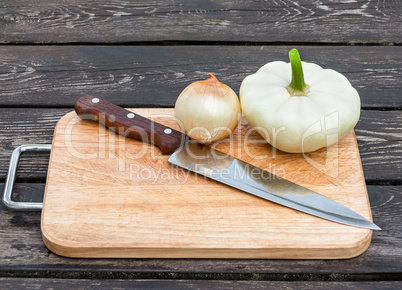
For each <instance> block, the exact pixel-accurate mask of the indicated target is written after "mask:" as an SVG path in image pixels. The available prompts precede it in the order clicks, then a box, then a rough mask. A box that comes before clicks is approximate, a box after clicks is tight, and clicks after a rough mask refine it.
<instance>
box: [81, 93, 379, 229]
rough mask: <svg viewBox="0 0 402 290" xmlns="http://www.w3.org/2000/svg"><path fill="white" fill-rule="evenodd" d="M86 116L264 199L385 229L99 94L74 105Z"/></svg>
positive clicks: (181, 163) (180, 163) (173, 160)
mask: <svg viewBox="0 0 402 290" xmlns="http://www.w3.org/2000/svg"><path fill="white" fill-rule="evenodd" d="M75 111H76V113H77V115H78V116H79V117H80V118H81V119H83V120H92V121H96V122H98V123H100V124H102V125H103V126H105V127H107V128H109V129H110V130H112V131H114V132H115V133H117V134H120V135H123V136H125V137H128V138H133V139H136V140H139V141H142V142H147V143H151V144H154V145H155V146H157V147H158V148H159V149H160V150H161V152H162V154H172V155H171V156H170V158H169V160H168V161H169V162H170V163H171V164H174V165H176V166H179V167H182V168H185V169H187V170H190V171H192V172H195V173H197V174H200V175H203V176H206V177H208V178H211V179H213V180H216V181H218V182H221V183H223V184H225V185H228V186H231V187H234V188H236V189H239V190H241V191H244V192H247V193H250V194H252V195H254V196H257V197H260V198H262V199H265V200H268V201H271V202H274V203H277V204H280V205H283V206H286V207H289V208H292V209H295V210H298V211H301V212H304V213H307V214H310V215H313V216H316V217H319V218H323V219H326V220H329V221H333V222H337V223H341V224H345V225H349V226H354V227H360V228H366V229H371V230H381V229H380V228H379V227H378V226H377V225H375V224H374V223H372V222H371V221H369V220H368V219H366V218H365V217H363V216H361V215H360V214H358V213H356V212H355V211H353V210H351V209H349V208H348V207H346V206H344V205H342V204H340V203H338V202H336V201H334V200H332V199H330V198H328V197H325V196H324V195H321V194H319V193H317V192H315V191H312V190H309V189H307V188H305V187H302V186H300V185H298V184H295V183H293V182H291V181H289V180H286V179H284V178H281V177H279V176H277V175H274V174H272V173H270V172H267V171H265V170H262V169H260V168H258V167H256V166H253V165H252V164H249V163H246V162H244V161H242V160H239V159H237V158H235V157H233V156H230V155H227V154H225V153H222V152H220V151H217V150H215V149H213V148H210V147H208V146H206V145H202V144H199V143H198V142H196V141H195V140H190V139H189V137H188V136H187V135H185V134H183V133H181V132H179V131H177V130H174V129H172V128H169V127H167V126H164V125H162V124H159V123H157V122H154V121H152V120H150V119H147V118H144V117H142V116H140V115H138V114H134V113H132V112H130V111H128V110H126V109H124V108H122V107H119V106H117V105H115V104H112V103H110V102H108V101H106V100H102V99H100V98H98V97H95V96H91V95H86V96H83V97H81V98H79V99H78V100H77V102H76V104H75Z"/></svg>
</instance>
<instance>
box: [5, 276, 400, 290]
mask: <svg viewBox="0 0 402 290" xmlns="http://www.w3.org/2000/svg"><path fill="white" fill-rule="evenodd" d="M0 284H1V285H2V289H3V290H8V289H20V288H24V289H27V288H28V289H38V290H40V289H58V290H70V289H85V290H89V289H96V290H98V289H99V290H102V289H105V290H106V289H116V288H118V289H155V290H160V289H167V290H168V289H249V290H253V289H255V290H256V289H289V290H291V289H301V290H302V289H308V290H310V289H328V290H331V289H366V290H370V289H400V288H401V287H402V282H400V281H381V282H367V281H364V282H363V281H360V282H322V281H293V282H288V281H217V280H110V279H106V280H89V279H51V278H48V279H43V278H39V279H38V278H0ZM398 285H399V286H398Z"/></svg>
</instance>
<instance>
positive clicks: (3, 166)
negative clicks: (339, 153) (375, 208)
mask: <svg viewBox="0 0 402 290" xmlns="http://www.w3.org/2000/svg"><path fill="white" fill-rule="evenodd" d="M72 110H73V109H43V108H39V109H36V108H30V109H25V108H2V109H1V108H0V116H1V118H0V132H1V134H0V181H1V180H3V181H4V179H5V177H6V174H7V170H8V163H9V159H10V156H11V153H12V151H13V150H14V149H15V148H16V147H18V146H19V145H23V144H34V143H37V144H49V143H51V142H52V138H53V131H54V128H55V126H56V123H57V122H58V120H59V119H60V118H61V117H62V116H63V115H64V114H66V113H67V112H70V111H72ZM356 134H357V140H358V145H359V150H360V157H361V160H362V164H363V170H364V174H365V178H366V181H367V182H368V183H369V184H400V182H401V180H402V154H401V152H402V114H401V111H385V112H384V111H372V110H369V111H365V110H363V111H362V113H361V118H360V121H359V123H358V124H357V126H356ZM48 159H49V158H48V156H46V155H36V156H35V155H32V154H27V155H25V156H24V155H22V159H21V163H20V167H19V170H18V175H17V177H18V179H17V180H19V181H42V182H43V181H44V180H45V177H46V173H47V166H48Z"/></svg>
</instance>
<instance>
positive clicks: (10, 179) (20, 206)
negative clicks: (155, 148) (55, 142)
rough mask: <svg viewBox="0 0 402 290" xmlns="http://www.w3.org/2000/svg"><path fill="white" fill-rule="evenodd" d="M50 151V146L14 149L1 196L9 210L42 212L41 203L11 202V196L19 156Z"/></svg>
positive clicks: (34, 145) (42, 145) (33, 145)
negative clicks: (26, 153)
mask: <svg viewBox="0 0 402 290" xmlns="http://www.w3.org/2000/svg"><path fill="white" fill-rule="evenodd" d="M51 149H52V145H51V144H29V145H21V146H19V147H18V148H16V149H15V150H14V151H13V153H12V155H11V159H10V166H9V167H8V173H7V178H6V183H5V186H4V195H3V203H4V205H5V206H6V207H7V208H8V209H11V210H18V211H40V210H42V205H43V203H42V202H17V201H13V200H11V194H12V192H13V187H14V182H15V176H16V173H17V167H18V162H19V160H20V156H21V154H22V153H24V152H28V151H34V152H50V150H51Z"/></svg>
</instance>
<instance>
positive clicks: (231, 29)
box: [0, 0, 402, 43]
mask: <svg viewBox="0 0 402 290" xmlns="http://www.w3.org/2000/svg"><path fill="white" fill-rule="evenodd" d="M401 15H402V6H401V3H400V2H399V1H384V0H381V1H330V0H323V1H307V0H303V1H296V2H295V1H290V0H281V1H253V2H250V1H238V0H237V1H234V0H225V1H217V0H210V1H201V0H197V1H169V2H166V1H161V0H153V1H135V2H130V1H124V0H114V1H109V0H108V1H104V0H97V1H90V2H87V1H79V0H69V1H57V2H55V1H52V0H43V1H34V2H32V1H28V0H23V1H18V4H16V2H15V1H12V0H3V1H2V5H1V7H0V26H1V27H2V29H1V30H0V42H2V43H75V42H84V43H91V42H96V43H98V42H102V43H112V42H115V43H116V42H122V43H127V42H149V41H156V42H164V41H193V42H198V41H211V42H222V41H228V42H233V41H237V42H238V41H241V42H266V43H277V42H284V43H289V42H298V43H300V42H314V43H345V42H346V43H356V42H358V43H400V42H401V37H400V36H401V34H400V30H401V27H402V25H401Z"/></svg>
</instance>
